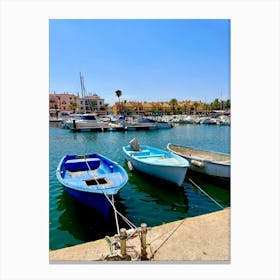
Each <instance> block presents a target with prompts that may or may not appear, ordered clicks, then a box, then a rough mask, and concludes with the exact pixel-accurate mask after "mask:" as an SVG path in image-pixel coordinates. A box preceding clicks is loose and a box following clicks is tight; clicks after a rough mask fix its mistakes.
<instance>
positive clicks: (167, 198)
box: [49, 123, 230, 250]
mask: <svg viewBox="0 0 280 280" xmlns="http://www.w3.org/2000/svg"><path fill="white" fill-rule="evenodd" d="M134 137H136V138H137V140H138V142H139V143H140V144H142V145H148V146H153V147H156V148H160V149H166V145H167V143H169V142H171V143H174V144H182V145H187V146H192V147H195V148H201V149H205V150H210V151H216V152H223V153H230V126H218V125H192V124H186V125H176V126H174V127H173V128H171V129H160V130H150V131H146V130H143V131H124V132H123V131H120V132H117V131H107V132H72V131H70V130H68V129H63V128H61V127H60V124H59V123H53V124H51V123H50V128H49V180H50V181H49V187H50V189H49V207H50V209H49V210H50V213H49V242H50V243H49V249H50V250H56V249H60V248H65V247H68V246H73V245H77V244H81V243H84V242H89V241H93V240H97V239H101V238H104V237H105V236H106V235H109V236H112V235H114V234H115V233H116V232H117V229H116V223H115V218H114V215H113V214H112V215H111V216H110V217H109V218H108V219H106V220H104V218H103V217H102V216H100V215H99V214H98V213H97V212H95V211H94V210H93V209H90V208H88V207H86V206H84V205H82V204H81V203H79V202H78V201H76V200H75V199H74V198H72V197H71V196H70V195H69V194H68V193H67V192H66V191H65V190H64V188H63V186H62V185H61V184H60V183H59V182H58V181H57V179H56V174H55V171H56V168H57V165H58V163H59V161H60V159H61V158H62V157H63V156H64V155H66V154H80V155H83V154H86V153H101V154H103V155H104V156H106V157H108V158H110V159H112V160H114V161H116V162H118V163H119V164H120V165H121V166H123V167H124V168H125V169H126V171H127V172H128V175H129V181H128V183H127V185H126V186H125V187H124V188H123V189H122V190H121V191H120V193H119V197H118V200H117V202H116V208H117V209H118V211H119V212H121V213H122V214H123V215H124V216H125V217H127V218H128V219H129V220H130V221H131V222H132V223H133V224H134V225H136V226H140V224H141V223H146V224H147V225H148V226H156V225H161V224H163V223H168V222H172V221H176V220H179V219H183V218H185V217H193V216H198V215H202V214H206V213H210V212H214V211H218V210H220V209H221V208H220V207H219V206H218V205H217V204H215V203H214V202H213V201H212V200H211V199H210V198H209V197H207V196H206V195H205V194H204V193H203V192H202V191H200V190H199V189H198V188H197V187H195V186H194V185H192V184H191V183H190V181H189V180H188V176H189V177H191V179H192V180H193V181H194V182H195V183H196V184H198V185H199V186H200V187H201V188H202V189H203V190H204V191H205V192H206V193H208V194H209V195H210V196H211V197H212V198H213V199H215V200H216V201H217V202H218V203H219V204H220V205H222V206H223V207H229V206H230V185H229V182H223V181H222V182H221V181H215V180H212V179H211V180H210V179H209V178H207V177H203V176H198V175H197V174H192V173H191V172H189V171H188V174H187V177H186V179H185V182H184V184H183V186H181V187H177V186H175V185H172V184H169V183H165V182H163V181H161V180H158V179H156V178H153V177H150V176H147V175H145V174H142V173H139V172H137V171H135V170H134V171H130V170H129V168H128V166H127V163H126V161H125V159H124V154H123V153H122V146H125V145H128V143H129V141H130V140H131V139H132V138H134ZM119 224H120V227H122V226H124V227H127V226H126V224H124V223H123V222H122V221H121V220H120V219H119ZM127 228H128V227H127Z"/></svg>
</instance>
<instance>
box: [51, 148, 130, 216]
mask: <svg viewBox="0 0 280 280" xmlns="http://www.w3.org/2000/svg"><path fill="white" fill-rule="evenodd" d="M56 176H57V179H58V181H59V182H60V183H61V184H62V185H63V186H64V187H65V190H66V191H67V192H68V193H69V194H70V195H72V196H73V197H75V198H76V199H78V200H79V201H80V202H82V203H84V204H86V205H87V206H90V207H92V208H94V209H96V210H97V211H98V212H100V213H102V214H103V216H104V217H107V216H108V215H109V213H110V210H111V209H112V206H111V203H110V201H109V200H108V199H110V200H112V199H115V198H116V195H117V194H118V192H119V191H120V190H121V189H122V188H123V187H124V186H125V185H126V183H127V181H128V175H127V173H126V171H125V170H124V168H123V167H121V166H120V165H119V164H118V163H116V162H114V161H112V160H110V159H108V158H107V157H104V156H103V155H100V154H87V155H83V156H80V155H66V156H64V157H63V158H62V159H61V161H60V163H59V165H58V167H57V170H56Z"/></svg>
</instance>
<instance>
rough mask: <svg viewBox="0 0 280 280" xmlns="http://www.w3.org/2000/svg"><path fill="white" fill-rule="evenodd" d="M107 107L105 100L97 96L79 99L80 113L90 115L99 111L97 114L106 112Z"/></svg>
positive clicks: (92, 95)
mask: <svg viewBox="0 0 280 280" xmlns="http://www.w3.org/2000/svg"><path fill="white" fill-rule="evenodd" d="M104 110H105V105H104V99H103V98H100V96H98V95H97V94H89V95H87V96H84V97H78V112H79V113H85V112H87V113H89V112H93V111H97V113H101V112H102V111H103V112H104Z"/></svg>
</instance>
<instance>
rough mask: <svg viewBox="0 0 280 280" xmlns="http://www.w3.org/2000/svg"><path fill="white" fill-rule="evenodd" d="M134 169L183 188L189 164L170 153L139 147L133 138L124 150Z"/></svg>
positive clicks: (148, 147)
mask: <svg viewBox="0 0 280 280" xmlns="http://www.w3.org/2000/svg"><path fill="white" fill-rule="evenodd" d="M122 149H123V152H124V154H125V158H126V160H127V161H128V162H130V163H131V164H132V167H133V168H135V169H137V170H139V171H141V172H144V173H147V174H149V175H151V176H155V177H157V178H160V179H162V180H165V181H168V182H171V183H174V184H176V185H178V186H181V185H182V184H183V182H184V179H185V177H186V173H187V169H188V167H189V162H188V161H187V160H186V159H184V158H182V157H181V156H178V155H176V154H174V153H172V152H170V151H164V150H160V149H157V148H153V147H150V146H144V145H139V144H138V142H137V140H136V139H135V138H133V139H132V140H131V141H130V145H128V146H125V147H123V148H122Z"/></svg>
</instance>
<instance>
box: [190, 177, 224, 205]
mask: <svg viewBox="0 0 280 280" xmlns="http://www.w3.org/2000/svg"><path fill="white" fill-rule="evenodd" d="M188 179H189V181H190V182H191V183H192V184H193V185H194V186H195V187H197V188H198V189H199V190H200V191H201V192H203V193H204V194H205V195H206V196H207V197H209V198H210V199H211V200H212V201H213V202H214V203H216V204H217V205H218V206H219V207H221V208H222V209H225V208H224V207H223V206H222V205H221V204H220V203H218V202H217V201H216V200H215V199H214V198H212V197H211V196H210V195H209V194H208V193H206V192H205V191H204V190H203V189H201V188H200V187H199V186H198V185H197V184H196V183H195V182H194V181H193V180H192V179H191V178H190V177H188Z"/></svg>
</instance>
